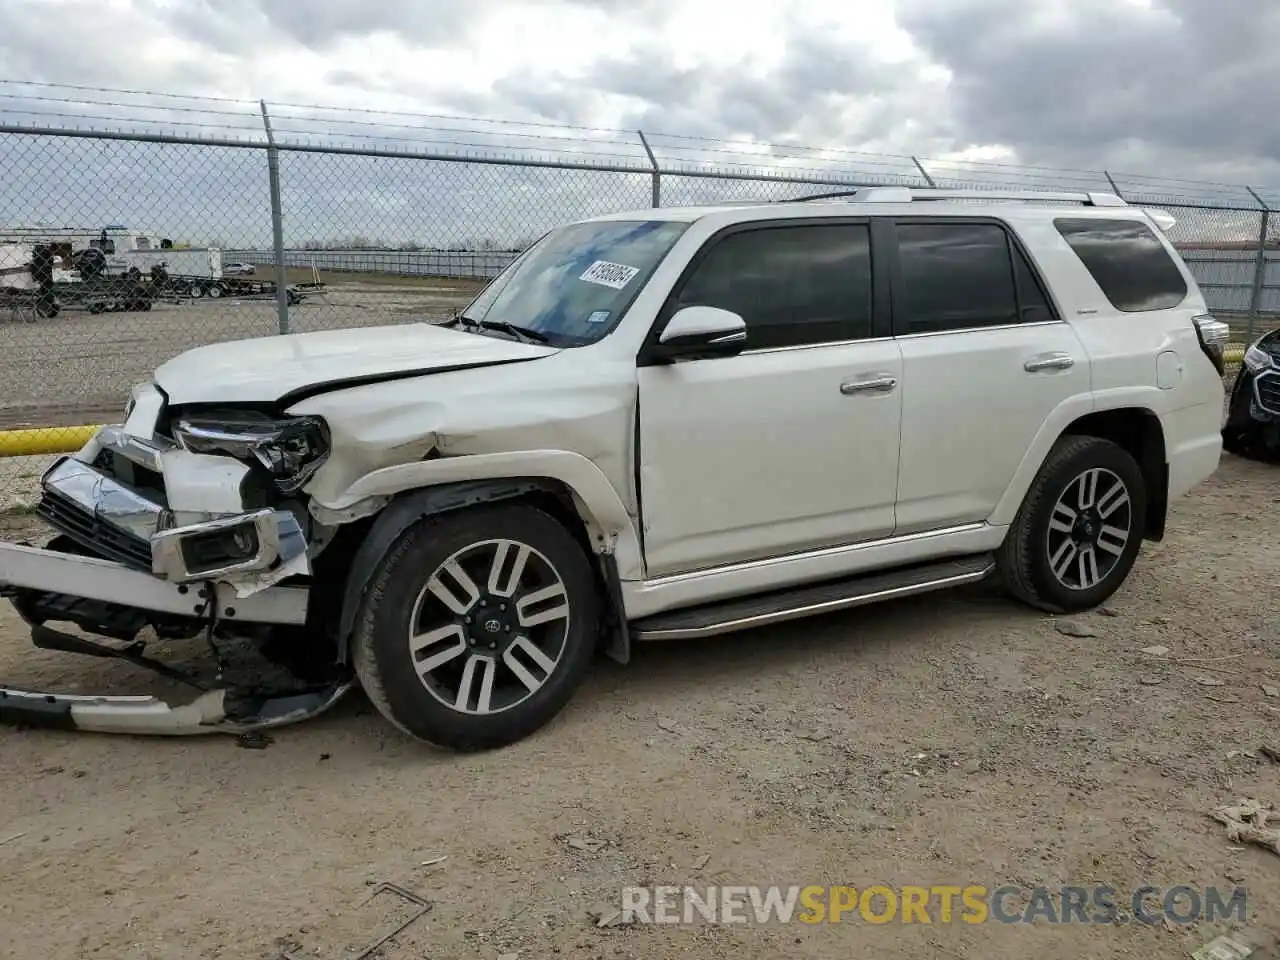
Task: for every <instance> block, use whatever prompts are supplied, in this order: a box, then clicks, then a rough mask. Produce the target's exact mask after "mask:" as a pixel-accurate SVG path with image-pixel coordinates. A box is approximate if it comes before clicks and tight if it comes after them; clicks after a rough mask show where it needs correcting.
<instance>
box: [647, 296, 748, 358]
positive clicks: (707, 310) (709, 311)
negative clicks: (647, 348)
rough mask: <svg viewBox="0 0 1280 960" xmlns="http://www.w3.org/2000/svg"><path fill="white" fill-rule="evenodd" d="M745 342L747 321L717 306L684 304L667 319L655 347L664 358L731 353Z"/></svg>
mask: <svg viewBox="0 0 1280 960" xmlns="http://www.w3.org/2000/svg"><path fill="white" fill-rule="evenodd" d="M746 345H747V322H746V321H745V320H743V319H742V317H740V316H739V315H738V314H736V313H733V312H732V311H730V310H721V309H720V308H719V307H684V308H683V309H681V310H677V311H676V312H675V314H673V315H672V317H671V319H670V320H668V321H667V325H666V327H665V328H664V329H663V331H662V335H661V336H660V337H658V343H657V346H656V348H655V350H654V356H655V357H656V358H660V359H663V360H704V359H709V358H711V357H732V356H735V355H736V354H739V353H741V352H742V351H743V349H744V348H745V347H746Z"/></svg>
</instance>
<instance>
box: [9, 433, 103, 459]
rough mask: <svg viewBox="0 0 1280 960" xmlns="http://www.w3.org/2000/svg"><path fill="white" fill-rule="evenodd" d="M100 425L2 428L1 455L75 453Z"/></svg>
mask: <svg viewBox="0 0 1280 960" xmlns="http://www.w3.org/2000/svg"><path fill="white" fill-rule="evenodd" d="M101 429H102V427H100V426H87V427H34V428H32V429H30V430H0V457H39V456H46V455H48V454H51V453H75V452H76V451H77V450H79V449H80V448H81V447H83V446H84V445H85V444H86V443H87V442H88V441H89V438H90V437H92V436H93V435H94V434H95V433H97V432H98V431H99V430H101Z"/></svg>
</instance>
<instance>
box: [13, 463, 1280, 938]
mask: <svg viewBox="0 0 1280 960" xmlns="http://www.w3.org/2000/svg"><path fill="white" fill-rule="evenodd" d="M1277 502H1280V472H1277V469H1276V468H1275V467H1265V466H1259V465H1255V464H1250V463H1246V462H1242V461H1239V460H1236V459H1234V458H1230V457H1228V458H1226V459H1225V460H1224V463H1223V466H1222V469H1221V471H1220V473H1219V474H1218V476H1217V477H1216V478H1215V479H1214V480H1213V481H1212V482H1210V483H1209V484H1207V485H1206V486H1205V487H1204V488H1202V489H1201V490H1200V491H1198V492H1197V493H1196V494H1195V495H1193V496H1192V497H1190V498H1188V499H1187V500H1185V501H1184V502H1182V503H1179V504H1178V505H1177V507H1176V509H1175V514H1174V517H1173V521H1172V523H1171V526H1170V531H1169V536H1168V538H1167V539H1166V540H1165V542H1163V543H1161V544H1158V545H1148V548H1147V549H1146V551H1145V553H1144V555H1143V557H1142V558H1141V559H1140V561H1139V566H1138V568H1137V569H1136V571H1135V573H1134V574H1133V576H1132V578H1131V580H1130V581H1129V583H1128V584H1127V585H1126V587H1125V588H1124V589H1123V590H1122V592H1121V593H1120V594H1118V595H1117V597H1116V598H1115V600H1114V601H1113V603H1112V604H1111V605H1110V607H1109V608H1108V610H1107V611H1105V612H1098V613H1093V614H1090V615H1086V616H1082V617H1077V618H1074V623H1075V625H1076V626H1077V627H1085V628H1087V629H1085V630H1083V631H1082V630H1079V629H1077V630H1074V631H1072V632H1075V633H1082V632H1083V633H1090V632H1091V633H1094V634H1096V636H1089V637H1082V636H1070V635H1067V634H1065V633H1063V632H1061V630H1060V629H1059V628H1062V627H1063V625H1062V624H1061V623H1056V624H1055V621H1053V620H1052V619H1050V618H1046V617H1043V616H1041V615H1039V614H1037V613H1035V612H1031V611H1028V610H1026V609H1024V608H1021V607H1019V606H1016V605H1014V604H1012V603H1009V602H1007V601H1005V600H1004V599H1002V598H1001V597H1000V596H998V595H997V594H995V593H994V592H993V591H992V590H991V589H989V588H987V587H981V588H978V589H973V590H968V591H962V592H955V593H950V594H945V595H943V594H935V595H933V597H932V598H930V599H929V600H927V601H925V602H919V601H916V602H910V601H908V602H902V603H895V604H891V605H886V606H882V607H878V608H868V609H865V610H862V611H858V612H854V613H850V614H844V615H838V616H832V617H827V618H823V619H820V620H813V621H809V622H806V623H804V624H803V625H802V626H798V627H797V626H794V625H792V626H789V627H787V628H785V629H784V628H777V629H765V630H760V631H758V632H755V633H752V634H742V635H739V636H737V637H732V638H725V639H720V640H714V641H704V642H701V643H688V644H671V645H653V646H648V647H644V648H642V649H641V650H640V651H639V654H638V656H637V659H636V660H635V662H634V663H633V664H632V665H631V666H630V667H627V668H623V667H618V666H617V665H613V664H610V663H607V662H606V663H601V664H600V666H599V667H598V669H597V670H596V671H595V672H594V674H593V676H592V678H591V679H590V680H589V682H588V684H587V686H586V687H585V689H584V690H583V691H582V692H581V693H580V695H579V696H578V697H577V699H576V700H575V702H574V703H573V704H571V706H570V708H569V709H568V710H567V711H566V712H565V713H564V714H563V715H562V716H561V717H560V718H559V719H558V720H557V721H556V722H554V723H553V724H552V725H551V726H549V727H548V728H546V729H545V730H544V731H542V732H541V733H540V734H538V735H537V736H535V737H533V738H532V739H530V740H528V741H525V742H523V743H521V744H518V745H516V746H514V747H512V748H510V749H507V750H504V751H500V752H497V753H492V754H488V755H482V756H469V757H467V756H463V757H458V756H452V755H440V754H436V753H433V752H430V751H428V750H426V749H424V748H422V747H421V746H419V745H418V744H416V743H413V742H411V741H409V740H407V739H406V738H404V737H402V736H401V735H400V734H398V733H397V732H396V731H394V730H393V729H392V728H391V727H390V726H389V725H388V724H386V723H384V722H383V721H382V720H381V719H380V718H379V717H378V716H377V715H376V714H374V713H373V712H372V710H371V708H370V707H369V705H368V704H367V702H366V701H365V700H364V699H363V697H360V696H353V697H352V698H351V699H350V700H348V701H347V702H346V703H344V704H343V705H341V706H340V707H339V708H338V710H337V711H336V712H334V713H333V714H331V715H329V716H327V717H325V718H322V719H320V720H317V721H314V722H312V723H310V724H308V725H303V726H299V727H296V728H293V729H289V730H282V731H279V732H277V734H276V735H275V739H274V742H273V743H271V744H270V745H269V746H268V747H267V748H266V749H264V750H246V749H241V748H240V747H238V746H237V743H236V741H235V740H233V739H230V738H222V737H212V738H202V739H196V740H186V741H165V740H147V739H142V738H135V739H128V738H113V737H106V736H93V735H83V734H82V735H75V734H61V733H49V732H36V731H24V732H18V731H8V732H5V731H0V760H2V761H3V768H4V770H5V771H6V779H5V788H4V791H3V796H4V800H5V802H4V805H3V811H2V812H0V929H2V930H4V931H5V932H6V933H7V935H8V936H7V938H6V939H7V943H5V944H3V945H0V956H12V957H35V956H48V957H59V958H61V957H77V958H81V957H85V958H98V957H101V958H111V960H116V958H127V960H142V958H146V960H152V958H184V960H187V958H215V957H217V958H223V957H225V958H268V957H276V956H279V955H280V954H281V951H282V950H284V949H290V948H291V949H293V950H294V951H295V955H296V956H299V957H308V958H312V957H323V958H326V960H327V958H337V957H340V956H349V955H350V954H351V953H354V952H356V951H357V950H358V949H359V948H361V947H363V946H365V945H367V944H369V943H370V942H372V940H373V939H374V938H375V936H376V935H378V934H379V932H380V930H381V929H382V925H383V924H385V923H389V922H391V921H392V920H400V919H403V918H404V917H406V916H408V915H409V914H408V913H406V909H407V907H406V906H405V905H403V904H400V903H399V902H398V901H397V900H396V899H395V897H394V896H392V895H390V894H385V893H384V894H382V895H380V896H379V897H377V898H375V899H374V900H373V901H371V902H370V903H368V904H365V905H361V900H362V899H363V898H366V897H367V896H368V895H369V894H370V893H371V891H373V890H374V889H376V888H375V887H373V884H375V883H377V882H379V881H391V882H394V883H397V884H400V885H401V886H403V887H405V888H406V889H408V890H411V891H413V892H415V893H416V894H418V895H420V896H421V897H424V898H426V899H427V900H429V901H430V902H431V903H432V904H433V907H432V909H431V911H430V912H429V913H428V914H426V915H425V916H424V917H422V918H421V919H419V920H417V921H416V922H415V923H413V924H412V925H411V926H410V927H408V929H407V930H406V931H405V932H404V933H402V934H401V935H399V936H398V937H397V938H396V939H394V940H393V941H391V942H390V943H389V944H388V945H387V946H386V947H385V948H384V950H383V952H382V953H380V954H378V956H381V957H383V958H410V957H413V958H423V957H442V958H464V960H465V958H470V957H477V958H486V960H494V958H497V957H501V956H503V955H507V956H510V955H515V956H517V957H518V958H520V960H532V958H549V957H564V958H581V960H586V958H610V960H611V958H654V960H656V958H665V957H676V956H688V957H698V958H730V957H732V958H734V960H743V958H753V960H754V958H760V960H777V958H781V957H815V958H831V960H836V958H839V960H847V958H849V957H865V956H876V957H884V958H894V957H903V958H906V957H911V958H916V957H922V956H943V957H974V958H979V957H980V958H984V960H986V958H1007V960H1014V958H1018V960H1021V958H1023V957H1026V956H1028V955H1032V954H1035V955H1037V956H1040V957H1046V958H1058V957H1062V958H1073V960H1074V958H1079V957H1121V956H1123V957H1126V958H1152V960H1154V958H1165V957H1172V956H1187V955H1188V954H1189V952H1190V951H1191V950H1193V949H1195V948H1196V947H1199V946H1200V945H1202V944H1204V943H1206V942H1208V941H1209V940H1210V939H1212V937H1213V936H1214V935H1215V934H1216V933H1218V932H1221V931H1222V930H1225V929H1228V928H1229V927H1231V926H1234V925H1235V924H1234V922H1232V923H1224V922H1221V921H1219V922H1215V923H1213V924H1209V923H1203V922H1202V923H1197V924H1190V925H1186V926H1182V925H1178V924H1168V925H1163V924H1161V925H1156V926H1154V927H1149V926H1147V925H1144V924H1142V923H1135V922H1127V923H1126V922H1123V921H1121V922H1116V923H1108V924H1101V925H1083V924H1079V923H1073V924H1068V925H1046V924H1045V923H1044V922H1043V921H1039V922H1037V923H1036V924H1035V925H1023V924H1014V925H1008V924H1003V923H998V922H994V921H989V922H988V923H986V924H983V925H972V924H967V923H964V922H955V923H950V924H944V923H941V922H940V917H939V915H938V913H937V910H936V907H935V908H934V910H933V913H932V919H933V921H934V922H933V924H932V925H928V926H926V925H922V924H919V923H916V924H911V925H903V924H902V923H901V922H899V921H898V920H896V919H895V920H894V921H893V922H891V923H887V924H884V925H872V924H868V923H867V922H865V921H864V920H863V919H862V918H861V917H859V916H858V915H857V914H856V913H855V914H853V915H850V916H847V917H846V918H845V920H844V922H842V923H840V924H820V925H817V926H809V925H806V924H804V923H800V922H793V923H791V924H788V925H781V924H777V923H772V924H766V925H756V924H754V923H748V924H745V925H708V924H705V923H698V924H694V925H690V926H646V925H634V926H630V927H608V928H599V927H598V926H596V925H595V924H593V923H592V922H590V920H589V919H588V911H589V910H590V909H591V908H592V906H593V905H594V904H597V903H600V902H601V901H604V902H609V901H613V902H615V903H617V902H618V900H619V898H620V892H619V891H620V888H621V887H623V886H626V885H636V884H639V885H643V884H654V883H674V884H686V883H688V884H782V885H791V884H799V885H807V884H851V885H854V886H857V887H859V888H863V887H865V886H868V885H871V884H875V883H881V884H887V885H889V886H902V885H924V886H929V885H933V884H954V885H957V886H964V885H967V884H982V885H985V886H986V887H987V888H988V889H989V890H991V889H994V888H996V887H998V886H1000V885H1002V884H1005V883H1011V884H1018V885H1022V886H1024V887H1031V886H1037V885H1044V886H1048V887H1051V888H1054V889H1057V888H1059V887H1060V886H1062V885H1081V886H1086V887H1089V888H1092V887H1094V886H1095V885H1105V886H1111V887H1113V888H1115V889H1116V891H1117V894H1116V902H1117V904H1118V906H1120V907H1121V909H1122V910H1125V909H1126V908H1127V905H1128V903H1129V902H1130V898H1131V896H1132V893H1133V891H1134V890H1135V889H1136V888H1138V887H1140V886H1142V885H1144V884H1150V885H1152V886H1154V887H1157V888H1160V889H1161V890H1162V891H1163V890H1165V889H1167V888H1170V887H1173V886H1177V885H1184V884H1185V885H1189V886H1191V887H1194V888H1197V889H1200V890H1203V889H1204V888H1205V887H1210V886H1218V887H1219V888H1222V889H1223V890H1224V897H1225V896H1229V895H1230V892H1231V890H1233V889H1234V888H1235V887H1236V886H1237V885H1239V886H1242V887H1244V888H1245V890H1246V893H1247V914H1248V917H1249V920H1248V923H1247V929H1248V931H1249V933H1250V935H1251V936H1255V937H1257V938H1259V940H1260V941H1262V942H1266V938H1267V937H1268V936H1270V937H1274V936H1276V935H1280V857H1278V856H1276V854H1274V853H1270V852H1267V851H1265V850H1262V849H1259V848H1257V847H1245V845H1243V844H1232V843H1230V842H1228V840H1227V837H1226V835H1225V831H1224V828H1223V827H1221V826H1220V825H1219V824H1217V823H1215V822H1213V821H1212V820H1211V819H1210V818H1209V817H1208V816H1207V813H1208V811H1209V810H1211V809H1212V808H1213V807H1214V806H1215V805H1218V804H1222V803H1227V802H1233V801H1235V800H1236V799H1237V798H1241V797H1256V798H1258V799H1261V800H1263V801H1275V800H1280V776H1277V774H1278V773H1280V766H1278V765H1275V764H1272V763H1270V762H1268V760H1267V759H1266V758H1265V756H1263V755H1260V754H1259V753H1257V748H1258V747H1259V746H1260V745H1262V744H1265V743H1270V744H1275V745H1280V732H1277V718H1278V717H1280V697H1277V698H1272V697H1269V696H1268V695H1267V692H1266V691H1264V689H1263V687H1262V685H1263V684H1268V685H1273V684H1274V685H1277V686H1280V626H1278V624H1280V599H1278V595H1277V592H1276V590H1275V585H1276V583H1277V582H1280V551H1277V550H1276V549H1275V545H1274V533H1273V530H1272V526H1273V525H1272V524H1270V523H1268V522H1266V518H1269V517H1274V516H1275V515H1276V509H1277V508H1276V503H1277ZM5 522H6V523H7V524H8V526H9V529H8V530H7V531H0V532H3V533H5V534H6V535H7V536H10V537H12V536H14V535H16V534H20V533H22V532H23V531H24V530H27V529H28V528H29V525H30V521H29V520H28V519H15V518H12V517H11V518H9V519H8V520H7V521H5ZM19 528H21V529H19ZM1065 629H1068V630H1069V629H1070V628H1065ZM0 638H2V640H3V642H2V643H0V677H3V678H4V679H5V680H6V681H7V682H10V683H13V684H17V685H43V686H46V687H50V686H57V687H59V688H61V689H80V690H90V689H93V688H94V687H95V686H98V687H99V688H101V687H102V686H104V685H107V684H114V685H115V686H116V687H117V689H119V690H126V689H127V690H138V689H140V688H142V687H144V686H146V684H147V683H149V681H148V680H147V679H146V678H145V675H140V674H139V673H138V672H137V671H135V670H134V669H133V668H129V667H124V666H115V665H105V666H104V665H103V664H102V663H99V662H94V661H82V660H78V659H76V658H74V657H70V656H66V655H57V656H55V655H44V654H38V653H37V652H35V651H33V650H32V649H31V648H30V647H29V646H28V644H27V641H26V638H25V635H24V632H23V630H22V629H21V628H20V627H19V625H18V623H17V622H16V618H15V617H14V615H13V614H12V612H11V611H10V610H9V609H8V608H7V606H6V607H5V608H4V609H0ZM1152 646H1164V647H1167V648H1168V649H1169V651H1170V652H1169V653H1168V654H1167V656H1166V658H1165V659H1157V658H1156V657H1154V656H1153V655H1151V654H1145V653H1143V652H1142V651H1143V649H1144V648H1149V647H1152ZM1192 658H1195V659H1194V660H1193V659H1192ZM1271 692H1272V693H1275V692H1276V691H1274V690H1272V691H1271ZM440 857H447V859H445V860H443V861H440V862H438V863H434V864H430V865H426V866H424V865H423V864H424V862H429V861H433V860H436V859H437V858H440ZM1156 899H1157V901H1158V896H1157V898H1156ZM1010 905H1011V908H1012V909H1015V910H1016V909H1017V902H1016V901H1010ZM1180 909H1181V910H1183V911H1185V910H1186V907H1185V906H1183V907H1181V908H1180ZM748 912H749V911H748ZM1090 912H1091V913H1092V911H1090ZM1126 912H1127V910H1126ZM958 915H959V911H957V916H958ZM344 951H347V952H344ZM1274 955H1275V954H1274V953H1273V952H1272V950H1271V949H1270V948H1268V949H1265V950H1264V952H1263V953H1259V954H1255V957H1259V956H1274Z"/></svg>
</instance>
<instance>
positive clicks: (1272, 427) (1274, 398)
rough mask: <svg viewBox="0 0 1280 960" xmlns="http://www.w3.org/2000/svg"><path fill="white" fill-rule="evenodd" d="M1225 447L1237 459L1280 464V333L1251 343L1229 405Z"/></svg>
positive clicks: (1224, 428)
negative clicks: (1243, 458)
mask: <svg viewBox="0 0 1280 960" xmlns="http://www.w3.org/2000/svg"><path fill="white" fill-rule="evenodd" d="M1222 441H1223V448H1224V449H1225V450H1226V451H1227V452H1229V453H1233V454H1235V455H1236V456H1240V457H1246V458H1248V459H1251V460H1261V461H1264V462H1269V463H1280V330H1272V331H1271V332H1269V333H1266V334H1264V335H1263V336H1261V337H1259V338H1258V339H1257V340H1255V341H1254V342H1253V343H1251V344H1250V345H1249V346H1248V347H1247V348H1246V349H1245V353H1244V359H1243V362H1242V363H1241V365H1240V372H1239V373H1238V374H1237V375H1236V379H1235V383H1234V384H1233V385H1232V387H1231V393H1230V395H1229V399H1228V403H1227V418H1226V423H1225V424H1224V425H1223V429H1222Z"/></svg>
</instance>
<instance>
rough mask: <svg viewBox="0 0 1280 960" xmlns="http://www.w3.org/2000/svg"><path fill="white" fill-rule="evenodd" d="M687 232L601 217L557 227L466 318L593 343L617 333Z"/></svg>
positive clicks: (665, 224) (666, 224) (676, 225)
mask: <svg viewBox="0 0 1280 960" xmlns="http://www.w3.org/2000/svg"><path fill="white" fill-rule="evenodd" d="M688 227H689V224H687V223H681V222H678V221H666V220H597V221H587V222H585V223H575V224H570V225H568V226H564V227H560V228H558V229H556V230H552V231H551V232H550V233H548V234H546V235H545V236H543V237H542V238H541V239H539V240H538V241H537V243H535V244H533V246H531V247H529V249H527V250H525V252H524V253H522V254H520V256H518V257H516V259H515V260H513V261H512V262H511V263H510V264H508V265H507V267H506V269H505V270H503V271H502V273H500V274H499V275H498V276H497V278H495V279H494V281H493V282H492V283H491V284H489V286H487V287H486V288H485V289H484V290H482V291H481V292H480V295H479V296H477V297H476V298H475V300H473V301H472V302H471V304H470V305H469V306H468V307H467V308H466V309H465V310H464V311H462V315H463V316H464V317H466V318H468V319H471V320H476V321H493V322H495V323H503V322H506V323H514V324H517V325H519V326H522V327H528V328H530V329H532V330H536V331H538V332H539V333H541V334H542V335H543V336H545V337H546V338H547V339H548V341H549V342H550V343H551V344H552V345H554V346H563V347H572V346H579V345H581V344H584V343H591V342H592V341H595V340H598V339H600V338H601V337H602V336H604V335H605V334H606V333H608V332H609V331H610V330H612V329H613V328H614V326H615V325H616V324H617V323H618V320H619V319H621V317H622V314H623V313H625V312H626V309H627V308H628V307H629V306H630V305H631V301H632V300H634V299H635V297H636V294H637V293H639V291H640V289H641V288H642V287H643V286H644V285H645V284H646V283H647V282H648V280H649V277H650V276H652V275H653V271H654V270H656V269H657V267H658V265H659V264H660V263H661V262H662V259H663V257H665V256H666V255H667V253H668V251H670V250H671V247H672V246H673V245H674V244H675V242H676V241H677V240H678V239H680V235H681V234H682V233H684V231H685V230H687V229H688ZM465 329H471V328H465Z"/></svg>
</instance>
